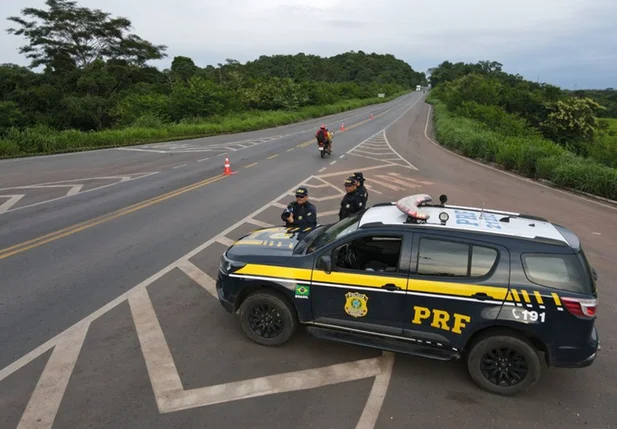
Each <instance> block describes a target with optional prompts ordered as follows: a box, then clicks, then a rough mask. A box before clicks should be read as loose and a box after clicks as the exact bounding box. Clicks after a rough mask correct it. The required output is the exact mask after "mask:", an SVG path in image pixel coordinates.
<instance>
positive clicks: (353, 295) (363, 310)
mask: <svg viewBox="0 0 617 429" xmlns="http://www.w3.org/2000/svg"><path fill="white" fill-rule="evenodd" d="M345 298H347V300H346V301H345V313H347V314H349V315H350V316H352V317H364V316H366V314H367V313H368V307H367V305H366V301H368V296H366V295H364V294H363V293H358V292H347V293H346V294H345Z"/></svg>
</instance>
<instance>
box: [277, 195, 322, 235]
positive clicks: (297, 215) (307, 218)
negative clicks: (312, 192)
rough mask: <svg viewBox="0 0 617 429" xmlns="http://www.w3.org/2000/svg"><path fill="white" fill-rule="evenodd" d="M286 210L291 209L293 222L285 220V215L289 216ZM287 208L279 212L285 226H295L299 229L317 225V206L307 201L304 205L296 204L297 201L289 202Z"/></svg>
mask: <svg viewBox="0 0 617 429" xmlns="http://www.w3.org/2000/svg"><path fill="white" fill-rule="evenodd" d="M287 210H291V212H292V213H293V216H294V217H293V223H289V222H287V217H288V216H289V213H287ZM287 210H285V211H283V213H281V219H283V221H284V222H285V226H288V227H290V226H297V227H299V228H300V229H301V230H304V229H306V228H315V227H316V226H317V207H315V206H314V205H313V204H311V203H310V202H309V201H307V202H306V203H305V204H304V205H300V204H298V202H297V201H294V202H291V203H289V204H288V205H287Z"/></svg>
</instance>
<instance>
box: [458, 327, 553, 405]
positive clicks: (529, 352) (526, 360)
mask: <svg viewBox="0 0 617 429" xmlns="http://www.w3.org/2000/svg"><path fill="white" fill-rule="evenodd" d="M497 349H502V350H501V352H502V353H503V352H505V353H508V350H509V352H510V356H511V355H512V354H513V353H514V354H515V356H511V358H514V359H510V360H509V361H508V360H506V361H503V362H501V363H500V362H497V363H496V364H495V365H502V364H503V365H508V364H509V365H512V364H513V363H518V366H519V367H520V369H519V371H517V373H518V374H519V377H520V376H521V375H522V377H521V380H520V381H518V382H517V383H515V384H511V383H510V385H508V384H507V383H506V384H505V385H504V384H502V385H498V384H496V383H495V381H497V380H494V379H493V380H491V379H490V378H491V375H493V376H498V375H499V373H497V374H491V373H490V372H489V371H487V369H489V370H490V366H491V365H490V359H491V357H490V356H489V355H488V354H489V353H491V354H493V356H495V357H494V358H497V359H499V358H500V357H501V358H503V356H500V350H497ZM503 349H506V350H503ZM485 359H486V360H485ZM506 368H508V367H507V366H506ZM511 368H512V367H511V366H510V367H509V369H507V371H508V373H509V375H510V377H511V378H512V376H513V375H515V373H513V372H512V369H511ZM467 370H468V371H469V375H470V376H471V378H472V380H473V381H474V382H475V383H476V384H477V385H478V386H480V387H481V388H482V389H484V390H486V391H488V392H491V393H495V394H498V395H503V396H511V395H516V394H518V393H522V392H525V391H527V390H529V388H531V386H533V385H534V384H536V383H537V381H538V380H539V379H540V375H541V372H542V366H541V362H540V358H539V356H538V353H537V352H536V350H535V349H534V348H533V346H532V345H531V344H529V342H527V341H526V340H524V339H522V338H519V337H515V336H512V335H499V334H496V335H491V336H489V337H485V338H482V339H480V340H479V341H478V342H477V343H475V344H474V345H473V346H472V348H471V350H470V351H469V354H468V355H467ZM496 372H497V371H496ZM485 374H486V375H485Z"/></svg>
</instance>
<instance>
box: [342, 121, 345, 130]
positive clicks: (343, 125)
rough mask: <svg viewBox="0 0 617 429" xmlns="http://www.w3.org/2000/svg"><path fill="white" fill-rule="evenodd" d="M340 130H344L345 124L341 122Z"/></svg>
mask: <svg viewBox="0 0 617 429" xmlns="http://www.w3.org/2000/svg"><path fill="white" fill-rule="evenodd" d="M341 131H345V124H344V123H342V122H341Z"/></svg>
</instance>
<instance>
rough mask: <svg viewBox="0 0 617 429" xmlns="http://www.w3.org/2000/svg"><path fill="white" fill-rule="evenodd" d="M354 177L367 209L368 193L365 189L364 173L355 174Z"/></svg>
mask: <svg viewBox="0 0 617 429" xmlns="http://www.w3.org/2000/svg"><path fill="white" fill-rule="evenodd" d="M353 177H354V179H356V182H357V183H358V194H359V195H360V198H362V202H364V207H366V203H367V201H368V191H367V190H366V188H365V187H364V180H365V179H364V175H363V174H362V173H354V174H353Z"/></svg>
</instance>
